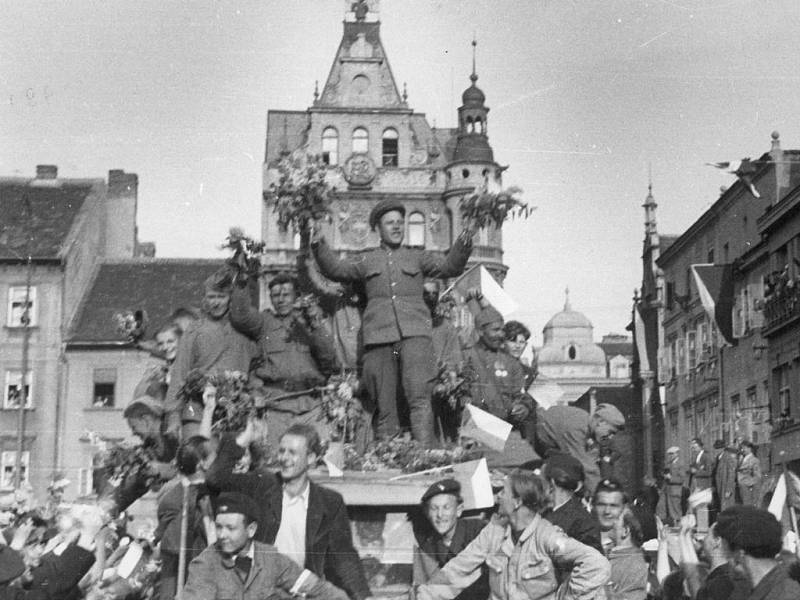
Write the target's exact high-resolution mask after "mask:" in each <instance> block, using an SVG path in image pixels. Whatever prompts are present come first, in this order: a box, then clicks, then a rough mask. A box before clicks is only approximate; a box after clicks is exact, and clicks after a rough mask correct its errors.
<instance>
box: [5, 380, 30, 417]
mask: <svg viewBox="0 0 800 600" xmlns="http://www.w3.org/2000/svg"><path fill="white" fill-rule="evenodd" d="M31 381H32V373H31V371H28V376H27V377H26V378H25V408H32V407H33V393H32V387H33V386H31ZM21 400H22V371H6V387H5V394H3V408H5V409H18V408H19V404H20V402H21Z"/></svg>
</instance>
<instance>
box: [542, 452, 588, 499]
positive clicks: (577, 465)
mask: <svg viewBox="0 0 800 600" xmlns="http://www.w3.org/2000/svg"><path fill="white" fill-rule="evenodd" d="M544 474H545V477H547V479H552V480H553V481H555V482H556V485H558V486H559V487H563V488H565V489H568V490H572V491H574V490H575V488H577V487H578V484H579V483H581V482H582V481H583V478H584V471H583V465H582V464H581V461H579V460H578V459H577V458H575V457H574V456H571V455H569V454H564V453H561V452H559V453H558V454H553V455H552V456H549V457H548V458H547V460H546V461H545V463H544Z"/></svg>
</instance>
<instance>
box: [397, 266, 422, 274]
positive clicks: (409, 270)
mask: <svg viewBox="0 0 800 600" xmlns="http://www.w3.org/2000/svg"><path fill="white" fill-rule="evenodd" d="M400 270H401V271H402V272H403V273H405V274H406V275H408V276H409V277H416V276H417V275H419V274H420V268H419V267H418V266H417V265H402V266H401V267H400Z"/></svg>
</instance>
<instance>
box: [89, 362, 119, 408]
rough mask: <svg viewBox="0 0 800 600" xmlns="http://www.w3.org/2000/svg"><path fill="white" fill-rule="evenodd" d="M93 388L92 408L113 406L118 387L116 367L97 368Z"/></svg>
mask: <svg viewBox="0 0 800 600" xmlns="http://www.w3.org/2000/svg"><path fill="white" fill-rule="evenodd" d="M93 379H94V385H93V389H92V408H113V407H114V405H115V400H116V398H115V392H116V387H117V370H116V369H113V368H112V369H95V370H94V377H93Z"/></svg>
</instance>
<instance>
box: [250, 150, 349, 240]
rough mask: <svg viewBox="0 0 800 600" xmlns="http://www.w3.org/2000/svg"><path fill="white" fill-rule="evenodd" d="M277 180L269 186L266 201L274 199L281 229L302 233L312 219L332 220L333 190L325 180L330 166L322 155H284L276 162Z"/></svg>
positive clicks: (265, 195) (265, 196)
mask: <svg viewBox="0 0 800 600" xmlns="http://www.w3.org/2000/svg"><path fill="white" fill-rule="evenodd" d="M277 169H278V181H277V182H273V183H271V184H270V185H269V188H268V190H267V191H266V192H265V194H264V198H265V200H267V201H268V202H274V204H275V206H274V208H273V210H274V212H275V213H276V214H277V215H278V228H279V229H280V230H281V231H284V232H285V231H288V229H289V226H290V225H291V226H292V229H293V231H295V232H300V231H305V230H307V229H308V225H309V222H310V221H311V220H312V219H320V218H322V217H325V218H326V219H327V220H328V222H330V221H331V218H332V217H331V201H332V198H333V191H332V189H331V186H330V185H329V184H328V182H327V181H326V175H327V172H328V168H327V165H326V164H325V163H324V162H323V161H322V157H321V156H312V155H310V154H306V155H303V154H299V153H295V154H294V155H290V156H287V157H285V158H282V159H281V160H280V162H278V165H277Z"/></svg>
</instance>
